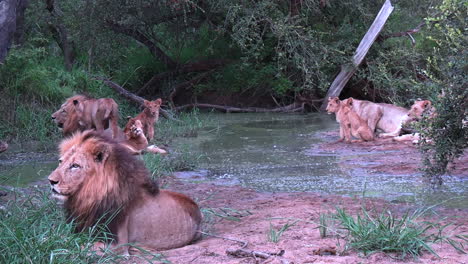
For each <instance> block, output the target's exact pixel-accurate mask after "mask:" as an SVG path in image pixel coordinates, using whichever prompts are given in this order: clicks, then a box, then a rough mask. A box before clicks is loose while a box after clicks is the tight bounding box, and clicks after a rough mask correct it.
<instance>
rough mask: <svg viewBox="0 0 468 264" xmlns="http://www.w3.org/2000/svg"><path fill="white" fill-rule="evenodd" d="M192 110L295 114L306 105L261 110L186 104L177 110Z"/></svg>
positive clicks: (256, 108)
mask: <svg viewBox="0 0 468 264" xmlns="http://www.w3.org/2000/svg"><path fill="white" fill-rule="evenodd" d="M190 108H210V109H216V110H219V111H222V112H226V113H294V112H303V111H304V103H292V104H290V105H287V106H282V107H277V108H272V109H269V108H260V107H245V108H241V107H234V106H224V105H214V104H202V103H194V104H186V105H182V106H178V107H176V108H175V110H176V111H183V110H186V109H190Z"/></svg>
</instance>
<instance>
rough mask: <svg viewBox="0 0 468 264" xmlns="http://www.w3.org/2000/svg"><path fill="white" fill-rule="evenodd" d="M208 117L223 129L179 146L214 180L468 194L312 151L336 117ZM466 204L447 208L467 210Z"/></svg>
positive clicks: (395, 195) (424, 195)
mask: <svg viewBox="0 0 468 264" xmlns="http://www.w3.org/2000/svg"><path fill="white" fill-rule="evenodd" d="M210 119H212V120H214V122H215V123H218V124H219V129H213V128H212V127H211V128H208V129H206V130H205V131H202V132H201V133H199V137H197V138H188V139H183V140H181V141H180V142H179V144H188V145H189V146H190V148H191V150H192V152H194V153H197V154H202V155H203V157H204V158H203V159H202V160H203V161H202V164H200V167H201V168H204V169H208V170H209V171H210V173H209V174H208V176H207V177H208V178H209V179H211V180H223V181H222V182H224V183H227V184H241V185H243V186H246V187H250V188H254V189H257V190H261V191H267V192H280V191H310V192H322V193H326V194H342V195H359V196H361V195H365V196H367V197H383V198H386V199H388V200H393V201H411V202H417V203H419V204H424V205H431V204H435V203H439V202H441V201H443V200H448V199H451V198H453V197H461V196H463V195H467V190H468V182H467V181H466V180H463V179H460V178H456V177H446V179H445V184H444V186H442V187H441V188H440V189H439V190H431V189H430V188H429V187H428V186H426V185H425V184H424V183H423V182H422V179H421V175H420V174H414V175H385V174H378V173H369V172H367V171H366V170H364V169H362V168H359V165H357V164H351V165H349V162H348V163H343V162H341V161H342V160H352V158H353V156H344V157H343V156H341V157H340V156H336V155H335V154H333V153H327V152H319V153H315V152H314V153H311V152H310V151H309V150H310V149H311V148H312V147H313V145H314V144H316V143H318V142H320V141H321V140H322V139H321V138H320V137H319V136H318V135H317V132H319V131H328V130H335V129H338V126H337V124H336V122H335V120H334V118H333V117H332V116H328V115H323V114H308V115H290V114H222V115H216V114H212V116H211V117H210ZM354 155H369V153H368V152H363V153H355V154H354ZM344 164H347V165H344ZM467 200H468V199H456V200H451V201H448V202H447V204H448V205H449V206H451V207H468V202H467Z"/></svg>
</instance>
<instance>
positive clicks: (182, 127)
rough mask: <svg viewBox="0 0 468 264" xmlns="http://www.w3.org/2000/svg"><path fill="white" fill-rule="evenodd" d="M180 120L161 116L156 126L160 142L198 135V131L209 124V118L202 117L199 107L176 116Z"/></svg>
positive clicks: (157, 137) (156, 135)
mask: <svg viewBox="0 0 468 264" xmlns="http://www.w3.org/2000/svg"><path fill="white" fill-rule="evenodd" d="M176 118H177V119H178V120H179V121H180V122H175V121H173V120H167V119H165V118H160V119H159V121H158V123H157V124H156V128H155V133H154V134H155V137H156V140H157V141H158V142H163V143H169V142H171V141H172V140H173V139H174V138H176V137H196V136H197V135H198V131H199V130H200V129H202V128H203V127H206V126H207V125H209V123H210V121H209V119H208V118H201V117H200V114H199V111H198V109H194V110H193V111H191V112H187V113H185V112H182V113H180V114H179V115H178V116H177V117H176Z"/></svg>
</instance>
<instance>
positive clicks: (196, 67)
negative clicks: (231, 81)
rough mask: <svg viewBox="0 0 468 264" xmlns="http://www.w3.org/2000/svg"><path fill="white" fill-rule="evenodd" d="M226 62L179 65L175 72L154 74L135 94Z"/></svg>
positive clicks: (215, 61)
mask: <svg viewBox="0 0 468 264" xmlns="http://www.w3.org/2000/svg"><path fill="white" fill-rule="evenodd" d="M227 62H228V61H227V60H223V59H212V60H202V61H197V62H192V63H186V64H184V65H181V66H180V67H178V68H177V69H175V70H172V71H167V72H162V73H158V74H155V75H154V76H153V77H152V78H151V79H150V80H149V81H148V82H147V83H146V84H145V85H143V86H142V87H141V88H140V89H138V91H137V92H136V94H141V93H143V92H144V91H146V90H147V89H148V88H149V87H151V86H154V85H156V84H157V83H158V82H159V81H160V80H162V79H165V78H168V77H171V76H175V75H179V74H183V73H188V72H199V71H208V70H212V69H215V68H218V67H221V66H224V65H226V63H227Z"/></svg>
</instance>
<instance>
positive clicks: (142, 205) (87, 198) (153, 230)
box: [48, 131, 202, 254]
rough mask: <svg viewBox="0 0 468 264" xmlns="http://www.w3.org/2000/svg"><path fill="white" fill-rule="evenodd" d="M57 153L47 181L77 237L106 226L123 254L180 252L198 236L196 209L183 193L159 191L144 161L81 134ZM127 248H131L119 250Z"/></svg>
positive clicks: (96, 137)
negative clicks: (147, 251)
mask: <svg viewBox="0 0 468 264" xmlns="http://www.w3.org/2000/svg"><path fill="white" fill-rule="evenodd" d="M59 150H60V159H59V166H58V167H57V169H55V170H54V171H53V172H52V173H51V174H50V175H49V177H48V179H49V182H50V185H51V188H52V193H53V196H54V197H55V198H57V199H59V200H62V201H63V202H64V207H65V211H66V213H67V215H68V221H72V220H74V221H75V222H76V225H77V226H76V231H77V232H81V231H84V230H85V229H87V228H89V227H92V226H93V225H95V224H97V223H106V224H107V228H108V230H109V231H110V232H111V233H112V234H113V237H112V238H113V240H112V242H111V248H113V249H116V247H119V249H120V250H123V251H124V252H123V253H124V254H128V253H130V252H132V253H133V251H137V249H136V247H141V248H143V249H147V250H162V249H171V248H176V247H181V246H184V245H187V244H189V243H191V242H193V241H195V240H196V239H198V238H199V237H200V233H199V232H198V231H199V229H200V225H201V220H202V216H201V212H200V209H199V208H198V205H197V204H196V203H195V202H194V201H193V200H191V199H190V198H189V197H187V196H185V195H183V194H180V193H176V192H171V191H167V190H160V189H159V188H158V185H157V183H156V182H154V181H153V180H151V179H150V177H149V172H148V170H147V169H146V168H145V165H144V164H143V162H142V161H141V160H138V159H137V158H136V157H135V156H133V155H131V153H129V151H128V150H127V149H126V148H125V147H124V146H121V145H120V144H118V143H117V142H116V141H114V140H113V139H111V138H109V137H106V136H104V135H102V134H99V133H97V132H96V131H85V132H83V133H77V134H74V135H73V136H72V137H71V138H68V139H65V140H64V141H62V143H61V144H60V147H59ZM127 243H131V244H133V245H135V247H132V246H131V245H130V246H128V245H125V246H122V245H124V244H127ZM97 244H99V243H97Z"/></svg>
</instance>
